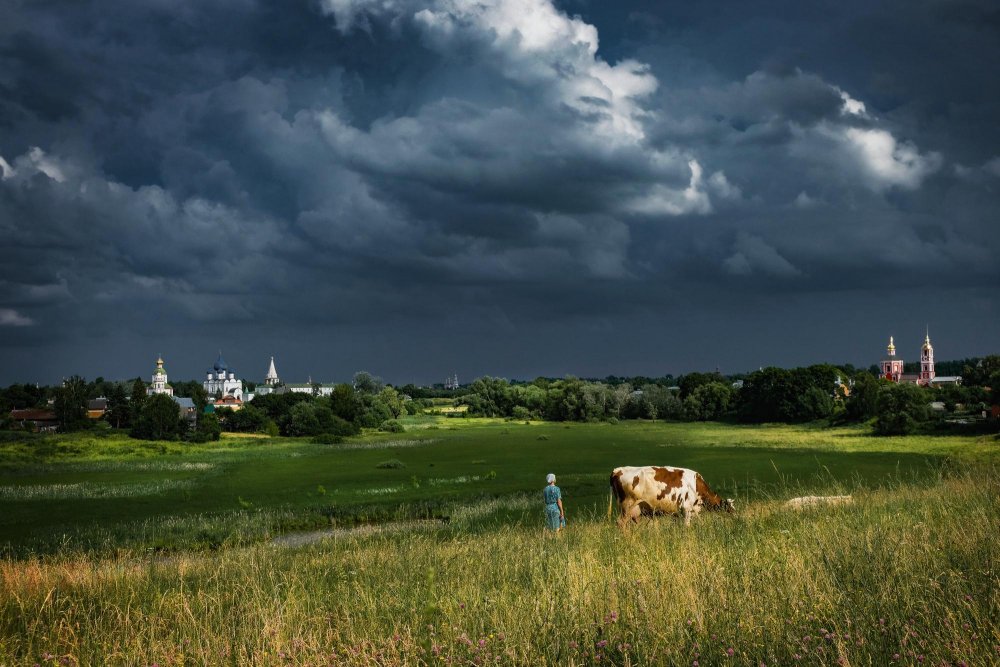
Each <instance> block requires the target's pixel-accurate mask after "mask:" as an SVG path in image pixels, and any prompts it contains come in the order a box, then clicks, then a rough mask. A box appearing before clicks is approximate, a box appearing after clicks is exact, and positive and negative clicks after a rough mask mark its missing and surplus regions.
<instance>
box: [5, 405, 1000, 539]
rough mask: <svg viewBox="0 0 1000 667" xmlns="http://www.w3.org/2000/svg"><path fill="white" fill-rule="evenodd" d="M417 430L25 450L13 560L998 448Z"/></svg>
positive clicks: (580, 501) (801, 490) (877, 481)
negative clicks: (549, 494)
mask: <svg viewBox="0 0 1000 667" xmlns="http://www.w3.org/2000/svg"><path fill="white" fill-rule="evenodd" d="M406 424H407V429H408V430H407V432H406V433H404V434H377V433H376V434H369V435H366V436H363V437H359V438H355V439H352V440H350V441H348V442H346V443H344V444H341V445H320V444H313V443H312V442H310V441H309V440H307V439H299V440H296V439H287V438H286V439H282V438H266V437H250V436H242V437H233V436H227V437H225V438H224V439H223V440H222V441H221V442H219V443H211V444H208V445H192V444H186V443H155V442H154V443H148V442H142V441H136V440H131V439H128V438H126V437H125V436H123V435H117V434H107V433H106V434H104V435H103V437H99V436H95V435H92V434H87V435H71V436H49V437H40V438H35V439H30V440H27V441H25V440H11V441H8V442H6V443H3V444H2V448H0V474H2V476H0V504H2V506H3V510H4V511H3V512H2V513H0V545H4V546H5V547H6V548H7V549H8V550H9V551H10V552H12V553H13V554H15V555H20V554H25V553H32V552H36V553H46V552H52V551H54V550H65V549H66V548H67V547H82V548H90V549H92V548H103V547H108V548H117V547H121V546H127V547H134V548H155V549H164V548H189V547H216V546H220V545H223V544H235V543H247V542H252V541H255V540H262V539H266V538H269V537H272V536H274V535H277V534H280V533H284V532H288V531H295V530H313V529H318V528H322V527H328V526H330V525H331V524H332V525H339V526H343V525H352V524H357V523H370V522H384V521H386V520H391V519H420V518H424V519H435V518H436V519H442V518H450V517H451V514H453V513H454V512H456V511H457V510H458V509H460V508H462V507H464V506H468V505H476V504H479V503H481V502H483V501H485V500H489V499H495V498H503V497H510V496H520V495H524V494H536V493H538V492H539V490H540V489H541V487H542V486H543V485H544V481H543V480H544V476H545V474H546V473H547V472H550V471H552V472H555V473H557V475H558V477H559V485H560V486H561V487H562V489H563V492H564V496H565V499H566V504H567V506H568V508H569V512H570V514H571V516H573V517H574V518H576V517H583V516H586V517H590V516H594V515H595V513H598V514H599V513H602V512H604V511H605V510H606V507H607V500H608V475H609V472H610V471H611V469H612V468H614V467H615V466H618V465H643V464H667V465H675V466H682V467H689V468H693V469H695V470H698V471H700V472H701V473H702V474H703V475H704V476H705V478H706V479H707V480H708V481H709V483H710V484H711V485H712V486H713V487H714V488H715V490H716V491H717V492H719V493H721V494H724V495H726V496H729V497H733V498H735V499H737V501H738V502H739V503H741V504H743V503H748V502H753V501H755V500H759V499H766V498H772V497H779V498H780V497H787V496H790V495H803V494H805V493H819V492H831V493H832V492H845V490H850V489H853V488H859V487H863V488H873V487H878V486H887V485H893V484H899V483H901V482H905V481H910V480H920V479H929V478H933V477H935V476H936V475H938V474H939V472H940V469H941V467H942V465H954V464H955V462H956V461H975V460H983V459H986V458H989V457H990V456H991V452H992V451H993V450H994V449H995V448H996V447H995V441H992V440H991V439H990V438H969V437H956V436H937V437H929V436H928V437H908V438H874V437H871V436H869V435H868V434H867V431H866V430H862V429H860V428H844V429H828V428H820V427H809V426H806V427H792V426H734V425H727V424H716V423H708V424H669V423H662V422H657V423H650V422H623V423H620V424H614V425H612V424H605V423H599V424H552V423H540V422H536V423H530V424H525V423H511V422H504V421H499V420H486V419H458V418H451V419H448V418H443V417H420V418H410V420H409V421H407V422H406ZM380 464H385V465H394V466H398V467H394V468H387V467H380ZM493 518H494V519H496V520H499V521H501V522H505V523H511V522H513V523H529V524H530V523H531V522H535V521H537V520H538V514H537V508H535V507H531V508H525V509H522V510H517V511H504V512H501V513H500V516H498V517H493ZM496 520H495V521H493V523H496Z"/></svg>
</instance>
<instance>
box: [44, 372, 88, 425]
mask: <svg viewBox="0 0 1000 667" xmlns="http://www.w3.org/2000/svg"><path fill="white" fill-rule="evenodd" d="M88 389H89V387H88V385H87V381H86V380H84V379H83V378H82V377H80V376H79V375H74V376H72V377H69V378H67V379H66V380H64V381H63V383H62V386H61V387H59V388H58V389H56V400H55V403H54V406H53V407H54V408H55V413H56V419H58V420H59V430H61V431H77V430H79V429H81V428H85V427H86V426H87V392H88Z"/></svg>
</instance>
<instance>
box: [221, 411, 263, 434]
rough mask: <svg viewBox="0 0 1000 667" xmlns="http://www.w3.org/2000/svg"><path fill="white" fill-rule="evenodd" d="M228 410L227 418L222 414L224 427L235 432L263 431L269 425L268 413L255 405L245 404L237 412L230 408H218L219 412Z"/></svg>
mask: <svg viewBox="0 0 1000 667" xmlns="http://www.w3.org/2000/svg"><path fill="white" fill-rule="evenodd" d="M222 412H228V413H229V414H226V415H225V418H222V415H221V414H220V415H219V417H220V421H221V422H222V428H223V429H224V430H226V431H231V432H235V433H262V432H263V431H264V429H265V428H266V427H267V422H268V418H267V414H266V413H265V412H264V411H263V410H261V409H260V408H257V407H255V406H253V405H244V406H243V407H242V408H241V409H239V410H236V411H235V412H234V411H232V410H229V409H228V408H223V409H222V410H218V411H217V413H222Z"/></svg>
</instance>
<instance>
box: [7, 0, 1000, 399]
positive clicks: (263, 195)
mask: <svg viewBox="0 0 1000 667" xmlns="http://www.w3.org/2000/svg"><path fill="white" fill-rule="evenodd" d="M862 8H863V9H864V11H862ZM577 14H580V15H579V16H578V15H577ZM720 17H725V19H724V20H722V19H720ZM996 37H997V21H996V12H995V10H994V9H992V8H991V5H989V4H988V3H965V4H954V3H935V2H931V3H924V4H921V5H919V6H914V5H912V3H907V4H899V3H896V4H886V5H880V6H877V7H872V6H870V5H868V4H865V5H864V6H863V7H862V6H861V5H857V6H853V5H851V3H842V4H840V5H838V6H837V7H836V8H829V7H826V8H823V9H822V11H820V9H819V8H813V7H811V6H799V7H796V8H794V9H793V10H791V11H790V10H789V9H788V7H787V6H785V4H784V3H782V4H781V5H780V6H779V5H778V4H773V5H771V4H766V3H765V4H763V5H761V4H756V5H753V6H750V5H745V4H739V3H731V4H729V5H726V7H725V8H724V11H720V10H719V8H718V7H716V6H714V5H713V6H708V5H699V4H691V3H676V4H674V3H670V4H665V3H644V2H635V3H627V4H626V5H611V4H606V3H600V4H580V3H565V4H559V5H553V4H551V3H550V2H549V1H548V0H492V1H490V2H485V3H478V4H474V5H473V4H467V3H463V2H457V1H453V0H425V1H422V2H416V1H411V0H382V1H378V2H375V1H370V2H369V1H364V0H324V1H323V2H316V3H314V2H311V1H310V2H306V1H303V2H293V3H272V4H265V3H261V2H253V1H236V0H230V1H221V0H220V1H218V2H182V3H167V2H152V1H151V2H141V3H135V2H112V3H100V4H97V3H87V2H80V3H54V2H53V3H30V4H24V5H18V6H12V5H8V6H5V7H3V8H0V159H2V161H0V170H2V180H0V232H2V233H3V235H4V238H5V243H4V244H3V245H2V247H0V267H2V268H0V360H2V361H3V369H4V371H5V372H4V373H3V377H0V382H3V381H12V380H14V379H27V380H31V379H36V378H35V377H34V376H32V374H33V373H34V374H36V375H41V376H43V377H41V378H40V379H42V380H51V379H52V378H53V377H55V376H58V375H60V374H66V373H68V372H74V371H77V372H84V373H87V374H89V375H94V374H98V373H103V374H106V375H131V374H134V373H135V372H138V371H137V370H131V369H132V368H133V367H135V366H136V365H139V366H141V368H145V366H142V365H141V364H139V362H138V360H139V359H140V358H141V359H145V358H146V357H148V356H149V355H150V354H155V353H157V352H160V351H163V352H164V353H165V354H169V353H170V351H171V350H173V351H174V355H175V357H176V358H178V360H179V361H180V362H181V363H182V364H188V367H187V368H186V367H185V366H183V365H182V366H180V367H178V366H177V365H174V368H175V369H179V370H180V371H181V374H182V375H185V374H189V375H196V372H197V371H200V370H201V368H200V366H199V365H198V364H201V365H204V364H203V363H202V362H201V361H198V360H200V359H202V358H205V357H206V356H207V357H210V356H212V355H211V351H212V350H214V349H216V348H218V347H220V346H222V347H227V348H229V349H233V350H234V353H239V354H243V355H246V356H247V357H248V361H249V360H250V359H256V358H257V357H261V358H263V357H264V355H265V354H272V353H277V354H281V353H282V352H283V351H284V350H287V352H285V354H287V355H288V358H289V363H290V366H291V368H293V369H295V370H297V371H301V372H302V373H303V374H304V373H308V372H312V373H320V372H323V373H327V374H340V376H341V377H343V376H344V375H346V374H347V373H348V372H350V371H351V370H356V368H357V367H361V366H369V367H372V369H373V370H376V371H377V372H381V373H383V374H385V375H388V376H390V377H393V378H394V379H397V378H396V377H395V374H396V373H400V374H409V376H404V377H399V378H398V379H400V380H407V379H419V380H434V379H437V375H436V374H435V373H437V374H443V373H444V372H447V371H448V369H449V368H451V367H460V370H461V371H462V372H463V373H466V374H477V373H480V372H494V373H503V374H533V373H534V372H539V373H541V372H577V373H583V374H587V373H597V374H599V373H607V372H617V371H618V370H619V369H620V370H622V371H623V372H624V371H627V370H630V371H631V372H647V371H646V370H644V368H643V364H644V362H645V360H649V359H651V358H653V357H655V356H656V355H657V354H660V353H661V352H659V351H660V350H663V349H669V350H672V352H670V353H667V352H662V353H663V354H672V355H673V356H672V357H668V358H665V359H656V360H655V361H654V362H653V365H659V369H658V372H667V371H670V370H674V371H678V370H686V369H690V368H693V367H708V366H710V365H714V364H715V363H719V362H720V361H721V362H723V363H728V364H730V365H731V366H732V368H730V370H741V369H743V368H746V367H750V366H755V365H757V364H758V361H759V359H761V358H765V357H766V358H771V357H773V361H774V362H778V363H781V362H782V358H781V352H780V350H784V351H785V352H784V353H785V355H786V357H785V359H786V360H787V363H793V362H796V363H800V362H804V361H810V360H818V359H815V358H814V359H810V358H808V355H807V354H806V353H805V352H804V351H803V350H801V349H793V348H790V347H788V344H787V342H785V341H782V342H781V343H775V344H774V345H777V347H769V345H770V344H769V343H768V342H767V341H766V336H761V335H755V336H754V340H756V341H757V344H758V345H760V346H762V348H761V349H759V350H756V351H755V352H754V354H752V355H751V354H749V352H748V351H747V350H745V349H743V348H742V347H739V346H736V347H733V348H732V350H730V351H729V352H726V353H720V352H719V351H718V349H717V346H712V348H713V349H711V350H708V349H704V350H703V349H701V348H700V347H699V341H704V340H705V337H706V333H705V332H706V328H707V327H725V326H726V324H725V323H726V322H727V321H739V322H741V323H743V326H747V327H749V328H750V329H753V328H755V327H763V328H764V329H766V328H768V326H769V325H765V324H764V322H765V319H764V318H777V321H778V325H779V326H783V327H789V326H791V327H794V326H796V325H797V324H798V323H804V324H803V325H806V326H822V325H820V324H818V322H821V321H822V317H821V316H820V315H819V314H820V313H822V312H823V310H824V309H825V308H827V307H829V304H832V303H836V304H837V307H838V308H841V309H851V308H871V307H872V304H873V303H876V302H878V303H893V302H894V300H895V302H896V304H897V305H896V306H894V307H893V308H889V309H880V312H879V314H878V316H877V317H874V318H872V319H867V320H865V321H864V323H863V324H862V325H859V326H860V327H861V328H860V329H859V333H858V340H857V341H856V344H855V345H854V346H853V347H852V346H849V345H847V346H845V345H843V344H842V343H841V342H840V341H839V340H834V338H835V337H834V334H831V333H830V332H829V330H824V331H823V332H822V334H821V335H823V336H826V337H827V344H828V347H829V348H830V349H832V350H836V351H837V352H838V353H840V354H843V355H844V356H850V355H855V356H853V357H851V358H850V360H852V361H858V362H862V361H865V360H866V359H867V356H866V355H868V354H877V353H878V348H879V346H880V345H881V338H882V335H883V332H884V331H887V330H888V329H894V328H895V327H896V326H897V325H898V326H902V324H903V323H904V322H905V323H908V324H912V322H910V321H909V320H910V319H912V318H914V317H915V318H916V320H919V321H925V320H930V321H931V322H932V323H934V322H936V320H935V315H934V313H935V309H940V312H941V315H940V317H942V318H944V317H947V318H949V319H950V320H951V321H953V322H954V321H959V320H962V318H963V317H964V315H963V313H964V312H966V311H965V310H963V308H964V309H966V310H968V311H975V312H978V313H980V315H979V317H980V318H981V321H982V322H984V323H989V324H994V325H995V324H996V323H997V318H998V316H997V310H996V309H997V303H996V293H995V289H996V287H997V286H998V283H1000V269H998V265H997V262H996V261H995V257H996V256H997V251H998V250H1000V231H998V227H997V225H996V214H995V211H996V210H997V204H998V203H1000V202H998V199H1000V167H997V164H1000V162H998V161H1000V129H998V127H997V125H996V123H995V120H996V118H997V117H998V114H1000V91H998V90H997V89H996V87H995V86H993V85H991V83H992V80H993V79H994V78H995V74H996V72H995V66H991V65H989V63H995V62H997V56H998V54H997V51H998V50H1000V46H998V42H997V40H996ZM876 293H878V294H879V295H880V296H879V298H878V299H875V298H874V297H873V296H872V295H873V294H876ZM919 294H925V295H928V298H934V299H938V300H946V301H947V302H948V308H944V306H943V305H942V304H941V303H934V304H929V306H930V307H929V308H928V307H926V306H927V305H928V304H925V307H924V308H923V309H922V310H923V313H922V314H913V313H909V314H908V313H906V312H902V311H903V309H904V304H905V308H908V309H913V311H917V310H920V308H919V298H918V297H917V296H915V295H919ZM782 302H783V303H785V304H786V305H787V307H785V308H782V307H781V306H780V305H779V304H780V303H782ZM852 304H853V305H852ZM890 311H892V312H890ZM727 318H728V319H727ZM921 318H924V319H921ZM768 322H770V320H768ZM809 323H812V324H809ZM932 328H933V327H932ZM987 329H989V327H988V326H987V327H982V326H980V327H968V328H966V329H963V328H960V327H951V328H949V329H945V328H944V326H943V325H942V333H944V331H948V334H949V335H951V336H953V337H954V339H955V345H954V347H955V348H956V351H955V352H954V353H953V354H951V355H948V354H947V353H945V356H961V355H963V354H973V353H982V352H987V351H991V349H990V348H989V346H990V345H994V344H995V341H994V340H990V339H989V336H988V335H987V334H985V333H983V331H985V330H987ZM533 332H534V333H533ZM866 336H869V337H870V338H866ZM439 337H443V338H444V340H445V341H452V343H453V344H452V345H448V344H445V345H440V344H439V342H440V341H438V340H437V338H439ZM654 340H658V341H661V342H660V344H658V345H652V343H651V342H650V341H654ZM88 341H89V344H91V345H97V346H100V345H107V344H110V343H109V341H115V346H116V347H115V349H116V350H119V351H120V355H121V358H116V359H114V360H113V361H108V359H107V356H106V355H105V356H104V357H103V358H102V359H103V360H102V361H98V360H96V359H92V360H90V361H87V362H86V364H84V365H83V366H73V365H72V364H69V363H68V362H67V357H68V356H69V350H76V349H79V347H80V346H81V345H84V344H85V343H87V342H88ZM317 345H318V346H319V347H320V348H321V353H318V354H307V353H306V352H305V351H304V350H306V349H309V350H314V349H315V348H316V346H317ZM326 345H331V347H330V348H329V349H322V348H323V347H324V346H326ZM150 346H155V347H157V348H158V349H156V350H152V349H151V347H150ZM622 346H624V348H625V351H622V350H621V348H622ZM664 346H667V347H664ZM958 346H964V347H962V349H961V350H959V349H957V348H958ZM793 347H794V346H793ZM276 348H278V349H276ZM25 349H30V350H35V352H33V353H32V354H31V355H24V354H23V350H25ZM390 349H391V350H392V352H389V350H390ZM427 349H432V350H433V353H429V354H425V353H424V352H423V350H427ZM206 350H207V351H206ZM338 350H339V351H340V352H338ZM344 350H353V352H350V353H347V354H345V353H344V352H343V351H344ZM629 350H632V352H631V353H630V352H629ZM869 350H871V351H870V352H869ZM407 353H408V354H410V355H413V358H415V359H419V362H417V361H413V359H411V357H409V356H407ZM630 354H634V356H630ZM727 355H728V356H727ZM751 356H752V357H753V358H750V357H751ZM75 358H76V357H75ZM77 359H78V358H77ZM143 363H145V362H143ZM234 363H235V362H234ZM380 364H390V365H389V366H379V365H380ZM504 364H507V365H508V368H510V370H505V369H504ZM574 364H576V366H574ZM241 365H242V366H243V368H242V369H241V370H245V369H246V364H241ZM258 365H259V364H258ZM532 368H535V369H537V370H536V371H533V370H531V369H532ZM437 369H443V370H440V371H438V370H437ZM175 372H176V371H175ZM648 372H656V371H654V370H653V369H648ZM29 376H30V377H29Z"/></svg>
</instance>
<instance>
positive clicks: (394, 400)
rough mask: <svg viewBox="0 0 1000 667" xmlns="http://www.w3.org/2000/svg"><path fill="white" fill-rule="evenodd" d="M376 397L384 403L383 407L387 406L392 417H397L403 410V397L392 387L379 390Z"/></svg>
mask: <svg viewBox="0 0 1000 667" xmlns="http://www.w3.org/2000/svg"><path fill="white" fill-rule="evenodd" d="M378 397H379V400H381V401H382V402H383V403H384V404H385V407H387V408H389V412H391V413H392V418H393V419H398V418H399V416H400V415H401V414H403V412H405V409H404V407H403V399H402V398H400V396H399V393H398V392H397V391H396V390H395V389H393V388H392V387H385V388H384V389H383V390H382V391H380V392H379V394H378Z"/></svg>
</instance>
